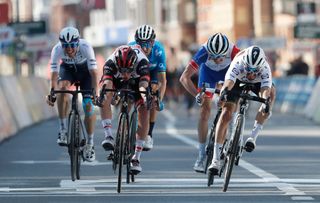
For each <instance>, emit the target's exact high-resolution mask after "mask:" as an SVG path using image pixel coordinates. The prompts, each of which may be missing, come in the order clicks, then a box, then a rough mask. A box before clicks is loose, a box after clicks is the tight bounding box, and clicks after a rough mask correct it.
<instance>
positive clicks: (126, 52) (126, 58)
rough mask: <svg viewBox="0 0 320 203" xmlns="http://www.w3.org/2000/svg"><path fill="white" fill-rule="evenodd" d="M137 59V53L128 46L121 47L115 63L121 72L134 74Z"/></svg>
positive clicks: (117, 52) (116, 53)
mask: <svg viewBox="0 0 320 203" xmlns="http://www.w3.org/2000/svg"><path fill="white" fill-rule="evenodd" d="M137 59H138V56H137V54H136V52H135V51H134V50H133V49H132V48H131V47H130V46H127V45H123V46H120V47H119V48H118V49H117V50H116V52H115V61H116V65H117V66H118V67H119V71H120V72H132V71H133V65H134V64H135V63H136V61H137Z"/></svg>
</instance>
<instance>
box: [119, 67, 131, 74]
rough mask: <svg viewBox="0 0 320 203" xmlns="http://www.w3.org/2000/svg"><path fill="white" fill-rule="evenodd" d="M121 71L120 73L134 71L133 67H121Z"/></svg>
mask: <svg viewBox="0 0 320 203" xmlns="http://www.w3.org/2000/svg"><path fill="white" fill-rule="evenodd" d="M119 72H120V73H132V72H133V68H132V67H130V68H119Z"/></svg>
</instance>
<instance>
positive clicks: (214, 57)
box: [209, 54, 225, 60]
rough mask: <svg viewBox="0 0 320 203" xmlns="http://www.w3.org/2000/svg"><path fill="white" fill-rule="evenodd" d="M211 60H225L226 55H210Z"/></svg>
mask: <svg viewBox="0 0 320 203" xmlns="http://www.w3.org/2000/svg"><path fill="white" fill-rule="evenodd" d="M209 57H210V59H214V60H215V59H219V58H223V57H225V55H221V54H218V55H215V54H210V55H209Z"/></svg>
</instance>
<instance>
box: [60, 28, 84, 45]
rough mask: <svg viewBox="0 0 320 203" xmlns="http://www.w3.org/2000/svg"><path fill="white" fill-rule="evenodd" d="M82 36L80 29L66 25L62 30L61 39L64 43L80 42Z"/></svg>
mask: <svg viewBox="0 0 320 203" xmlns="http://www.w3.org/2000/svg"><path fill="white" fill-rule="evenodd" d="M79 38H80V35H79V31H78V29H77V28H74V27H65V28H63V29H62V30H61V32H60V35H59V40H60V42H62V43H72V42H78V41H79Z"/></svg>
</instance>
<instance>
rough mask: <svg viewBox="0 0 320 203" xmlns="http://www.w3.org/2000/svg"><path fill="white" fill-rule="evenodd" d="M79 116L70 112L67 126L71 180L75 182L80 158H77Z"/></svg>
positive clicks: (78, 173) (78, 174)
mask: <svg viewBox="0 0 320 203" xmlns="http://www.w3.org/2000/svg"><path fill="white" fill-rule="evenodd" d="M79 122H80V116H79V115H78V114H76V113H75V112H74V111H73V112H71V114H70V116H69V123H68V124H69V126H68V137H69V145H68V152H69V156H70V165H71V180H72V181H75V180H76V179H80V163H81V160H80V156H79V146H80V128H79V127H80V123H79Z"/></svg>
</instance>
